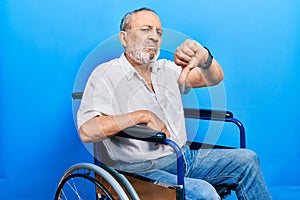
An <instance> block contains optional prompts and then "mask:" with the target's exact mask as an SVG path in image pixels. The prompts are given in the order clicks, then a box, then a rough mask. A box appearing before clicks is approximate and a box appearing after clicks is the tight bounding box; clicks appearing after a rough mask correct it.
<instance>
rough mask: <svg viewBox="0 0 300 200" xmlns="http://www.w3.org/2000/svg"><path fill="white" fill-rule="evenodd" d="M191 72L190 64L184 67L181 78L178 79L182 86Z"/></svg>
mask: <svg viewBox="0 0 300 200" xmlns="http://www.w3.org/2000/svg"><path fill="white" fill-rule="evenodd" d="M190 72H191V68H190V67H189V65H188V66H186V67H184V68H183V69H182V71H181V74H180V76H179V80H178V83H179V85H180V86H182V85H184V83H185V81H186V79H187V77H188V75H189V73H190Z"/></svg>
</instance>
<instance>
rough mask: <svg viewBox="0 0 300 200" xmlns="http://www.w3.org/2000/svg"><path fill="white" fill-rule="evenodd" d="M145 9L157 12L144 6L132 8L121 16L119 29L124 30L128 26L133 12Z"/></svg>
mask: <svg viewBox="0 0 300 200" xmlns="http://www.w3.org/2000/svg"><path fill="white" fill-rule="evenodd" d="M145 10H146V11H151V12H153V13H155V14H157V13H156V12H155V11H154V10H152V9H150V8H146V7H143V8H139V9H136V10H133V11H131V12H128V13H126V14H125V15H124V17H123V18H122V20H121V24H120V30H121V31H125V30H126V29H127V28H128V26H129V23H130V21H131V18H132V16H133V15H134V14H135V13H138V12H140V11H145Z"/></svg>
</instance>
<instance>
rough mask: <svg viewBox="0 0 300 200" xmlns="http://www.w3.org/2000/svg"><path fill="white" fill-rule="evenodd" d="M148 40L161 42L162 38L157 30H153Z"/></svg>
mask: <svg viewBox="0 0 300 200" xmlns="http://www.w3.org/2000/svg"><path fill="white" fill-rule="evenodd" d="M148 38H149V39H150V40H153V41H155V42H157V41H158V40H159V38H160V35H159V33H158V32H157V31H156V30H155V29H152V30H151V31H149V36H148Z"/></svg>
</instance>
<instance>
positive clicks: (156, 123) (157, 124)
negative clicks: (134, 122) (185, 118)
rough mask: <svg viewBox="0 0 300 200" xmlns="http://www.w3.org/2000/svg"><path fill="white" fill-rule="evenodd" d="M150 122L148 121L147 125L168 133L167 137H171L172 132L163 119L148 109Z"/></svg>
mask: <svg viewBox="0 0 300 200" xmlns="http://www.w3.org/2000/svg"><path fill="white" fill-rule="evenodd" d="M148 117H149V122H147V123H146V126H147V127H148V128H150V129H152V130H155V131H161V132H164V133H166V137H167V138H170V132H169V131H168V129H167V126H166V124H165V123H163V121H161V119H159V118H158V117H157V116H156V115H155V114H154V113H152V112H151V111H148Z"/></svg>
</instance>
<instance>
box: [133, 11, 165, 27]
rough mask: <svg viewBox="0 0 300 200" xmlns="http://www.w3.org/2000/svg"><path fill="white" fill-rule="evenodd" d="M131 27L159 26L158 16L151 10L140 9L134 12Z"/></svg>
mask: <svg viewBox="0 0 300 200" xmlns="http://www.w3.org/2000/svg"><path fill="white" fill-rule="evenodd" d="M131 26H132V28H134V27H140V26H152V27H156V28H161V22H160V19H159V17H158V16H157V15H156V14H155V13H153V12H151V11H140V12H137V13H135V14H134V16H133V17H132V21H131Z"/></svg>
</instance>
